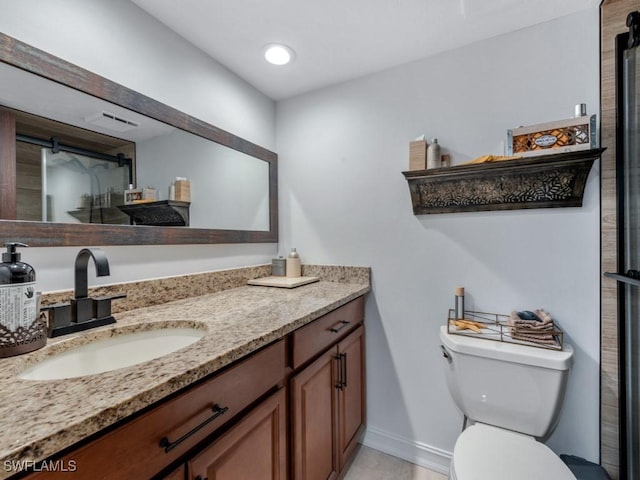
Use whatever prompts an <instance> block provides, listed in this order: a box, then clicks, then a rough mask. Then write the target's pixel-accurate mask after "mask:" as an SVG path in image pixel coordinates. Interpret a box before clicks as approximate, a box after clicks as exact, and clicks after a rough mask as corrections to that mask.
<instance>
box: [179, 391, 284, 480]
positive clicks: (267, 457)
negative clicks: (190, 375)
mask: <svg viewBox="0 0 640 480" xmlns="http://www.w3.org/2000/svg"><path fill="white" fill-rule="evenodd" d="M284 392H285V390H284V389H280V390H279V391H278V392H277V393H275V394H273V395H272V396H271V397H269V398H267V399H266V400H265V401H264V402H262V403H261V404H260V405H258V406H257V407H256V408H254V409H253V410H252V411H251V412H249V414H248V415H247V416H246V417H244V418H243V419H242V420H241V421H240V423H238V424H237V425H236V426H234V427H233V428H232V429H231V430H229V431H228V432H227V433H225V434H224V435H223V436H222V437H220V438H219V439H217V440H216V441H215V442H214V443H213V444H212V445H211V446H210V447H207V448H206V449H204V450H203V451H202V452H201V453H199V454H198V455H196V456H195V457H194V458H193V459H192V460H191V461H189V463H188V466H187V469H188V477H187V478H189V479H190V480H196V479H198V480H205V479H208V480H258V479H260V480H286V447H287V432H286V428H287V423H286V404H285V393H284Z"/></svg>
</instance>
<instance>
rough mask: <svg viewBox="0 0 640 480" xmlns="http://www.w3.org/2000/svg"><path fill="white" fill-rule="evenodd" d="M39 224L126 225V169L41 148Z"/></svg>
mask: <svg viewBox="0 0 640 480" xmlns="http://www.w3.org/2000/svg"><path fill="white" fill-rule="evenodd" d="M41 153H42V221H44V222H59V223H78V222H80V223H109V224H128V223H129V217H128V216H127V215H126V214H124V213H122V212H121V211H120V210H119V209H118V208H117V206H118V205H122V204H123V203H124V201H123V199H124V191H125V190H126V189H127V188H128V185H129V169H128V167H126V166H119V165H118V164H117V163H115V162H109V161H105V160H100V159H96V158H92V157H88V156H85V155H80V154H76V153H68V152H64V151H60V152H57V153H53V152H52V151H51V149H50V148H43V149H42V152H41Z"/></svg>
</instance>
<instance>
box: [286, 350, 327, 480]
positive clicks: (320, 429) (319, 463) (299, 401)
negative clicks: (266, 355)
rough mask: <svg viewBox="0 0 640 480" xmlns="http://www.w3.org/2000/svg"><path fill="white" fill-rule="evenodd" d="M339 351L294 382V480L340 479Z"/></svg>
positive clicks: (302, 372) (325, 358) (315, 363)
mask: <svg viewBox="0 0 640 480" xmlns="http://www.w3.org/2000/svg"><path fill="white" fill-rule="evenodd" d="M336 353H337V351H336V348H335V347H333V348H332V349H330V350H329V351H327V352H326V353H325V354H324V355H322V356H321V357H320V358H318V359H317V360H316V361H315V362H313V363H312V364H311V365H309V366H308V367H307V368H305V369H304V370H302V371H301V372H300V373H298V374H297V375H296V376H295V377H293V378H292V379H291V384H290V386H291V412H292V417H293V418H292V422H293V423H292V427H293V438H292V446H291V450H292V457H293V475H292V478H293V479H294V480H331V479H334V478H336V477H337V476H338V459H337V450H336V446H335V438H336V430H337V410H336V408H337V403H336V402H337V389H336V382H335V378H336V377H335V375H336Z"/></svg>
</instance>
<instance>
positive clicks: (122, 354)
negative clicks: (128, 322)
mask: <svg viewBox="0 0 640 480" xmlns="http://www.w3.org/2000/svg"><path fill="white" fill-rule="evenodd" d="M206 333H207V332H206V331H205V330H200V329H196V328H160V329H156V330H147V331H144V332H134V333H124V334H121V335H118V336H114V337H109V338H105V339H102V340H96V341H95V342H92V343H88V344H85V345H82V346H80V347H76V348H72V349H70V350H66V351H64V352H60V353H58V354H55V355H52V356H50V357H47V358H46V359H44V360H42V361H40V362H39V363H37V364H35V365H33V366H31V367H29V368H27V369H26V370H24V371H23V372H22V373H20V374H18V378H21V379H23V380H57V379H63V378H75V377H82V376H85V375H94V374H96V373H103V372H109V371H111V370H117V369H118V368H124V367H130V366H133V365H137V364H139V363H143V362H147V361H149V360H153V359H155V358H160V357H162V356H164V355H167V354H169V353H173V352H175V351H177V350H180V349H181V348H184V347H187V346H189V345H191V344H193V343H195V342H197V341H198V340H200V339H201V338H202V337H203V336H204V335H205V334H206Z"/></svg>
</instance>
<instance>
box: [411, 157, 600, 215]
mask: <svg viewBox="0 0 640 480" xmlns="http://www.w3.org/2000/svg"><path fill="white" fill-rule="evenodd" d="M603 151H604V149H601V148H597V149H591V150H582V151H577V152H569V153H557V154H553V155H540V156H537V157H529V158H523V159H517V160H506V161H502V162H495V163H484V164H473V165H458V166H453V167H446V168H439V169H433V170H413V171H409V172H402V173H403V175H404V176H405V177H406V179H407V181H408V182H409V191H410V193H411V202H412V204H413V213H414V214H415V215H423V214H432V213H455V212H479V211H487V210H517V209H524V208H555V207H580V206H582V197H583V195H584V187H585V184H586V181H587V177H588V175H589V171H590V170H591V167H592V165H593V162H594V161H595V160H597V159H598V158H599V157H600V155H601V153H602V152H603Z"/></svg>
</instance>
